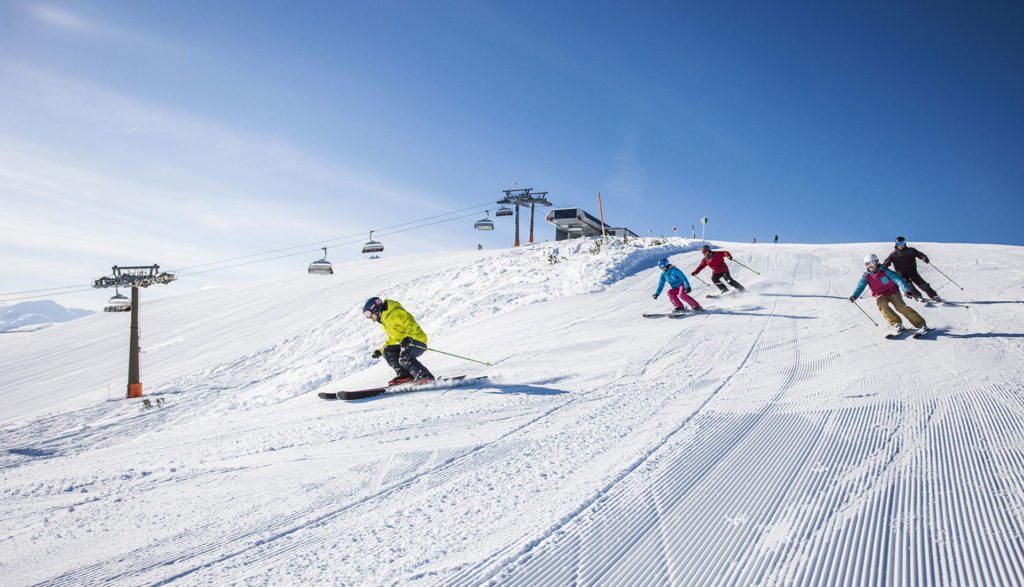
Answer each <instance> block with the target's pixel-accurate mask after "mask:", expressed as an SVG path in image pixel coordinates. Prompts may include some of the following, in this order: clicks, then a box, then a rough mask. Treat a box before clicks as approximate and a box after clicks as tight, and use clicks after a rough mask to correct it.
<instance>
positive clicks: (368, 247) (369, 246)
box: [363, 230, 384, 254]
mask: <svg viewBox="0 0 1024 587" xmlns="http://www.w3.org/2000/svg"><path fill="white" fill-rule="evenodd" d="M383 251H384V245H383V244H382V243H379V242H377V241H375V240H373V231H372V230H371V231H370V240H369V241H367V243H366V244H365V245H363V253H364V254H366V253H381V252H383Z"/></svg>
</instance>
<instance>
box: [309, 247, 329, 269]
mask: <svg viewBox="0 0 1024 587" xmlns="http://www.w3.org/2000/svg"><path fill="white" fill-rule="evenodd" d="M320 248H321V249H323V251H324V258H323V259H320V260H318V261H313V262H312V263H310V264H309V273H310V274H311V275H334V268H333V267H332V266H331V262H330V261H328V260H327V247H320Z"/></svg>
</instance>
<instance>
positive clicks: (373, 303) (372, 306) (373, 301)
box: [363, 298, 384, 320]
mask: <svg viewBox="0 0 1024 587" xmlns="http://www.w3.org/2000/svg"><path fill="white" fill-rule="evenodd" d="M383 311H384V300H382V299H380V298H370V299H368V300H366V303H365V304H363V316H366V317H367V318H369V319H370V320H379V319H380V313H381V312H383ZM374 316H376V318H375V317H374Z"/></svg>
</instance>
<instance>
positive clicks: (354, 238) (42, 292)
mask: <svg viewBox="0 0 1024 587" xmlns="http://www.w3.org/2000/svg"><path fill="white" fill-rule="evenodd" d="M490 206H492V204H491V203H490V202H488V203H486V204H478V205H476V206H470V207H468V208H461V209H459V210H453V211H451V212H446V213H444V214H435V215H433V216H427V217H424V218H420V219H418V220H410V221H408V222H402V223H399V224H393V225H391V226H386V227H384V228H383V229H381V230H375V231H374V232H376V233H379V234H382V235H384V236H388V235H393V234H400V233H403V232H408V231H410V230H417V229H420V228H426V227H427V226H433V225H435V224H442V223H445V222H453V221H455V220H462V219H464V218H468V217H470V216H475V215H476V214H477V212H475V210H479V209H481V208H489V207H490ZM467 210H474V212H471V213H470V214H465V215H462V216H456V217H453V218H445V219H443V220H438V221H436V222H430V223H427V224H419V223H421V222H424V221H426V220H433V219H435V218H443V217H445V216H450V215H452V214H458V213H459V212H465V211H467ZM410 224H415V226H410V227H408V228H403V229H402V230H391V229H395V228H400V227H403V226H409V225H410ZM385 231H390V232H385ZM363 234H365V233H363V232H360V233H358V234H352V235H349V236H342V237H335V238H332V239H327V240H322V241H316V242H312V243H306V244H301V245H294V246H291V247H285V248H283V249H275V250H272V251H265V252H262V253H253V254H251V255H243V256H240V257H232V258H228V259H222V260H220V261H210V262H208V263H201V264H198V265H191V266H188V267H182V268H179V269H172V270H170V271H168V273H179V272H183V273H181V274H179V277H180V276H181V275H186V276H190V275H201V274H203V273H210V272H213V271H221V270H223V269H232V268H234V267H243V266H245V265H253V264H255V263H262V262H264V261H274V260H277V259H284V258H287V257H295V256H298V255H306V254H309V252H310V250H311V249H308V248H305V247H311V246H313V245H321V244H328V243H335V244H334V245H332V246H342V245H351V244H357V243H360V242H363V241H362V239H363V238H365V237H364V236H363ZM345 239H349V240H347V241H346V242H340V243H339V242H335V241H341V240H345ZM298 248H303V249H302V250H300V251H297V252H293V253H288V254H285V255H277V256H275V257H267V258H261V259H254V260H252V261H246V262H245V263H236V264H233V265H224V266H218V267H214V268H211V269H206V270H203V271H194V272H189V270H191V269H198V268H200V267H210V266H211V265H220V264H222V263H229V262H231V261H240V260H243V259H252V258H253V257H263V256H264V255H272V254H275V253H281V252H284V251H291V250H293V249H298ZM321 248H323V247H320V246H318V247H316V249H321ZM63 290H72V291H63ZM87 291H93V287H92V285H65V286H60V287H50V288H41V289H29V290H21V291H12V292H3V293H0V304H6V303H9V302H18V301H22V300H31V299H36V298H48V297H55V296H61V295H69V294H76V293H82V292H87ZM21 294H35V295H27V296H22V295H21ZM4 296H19V297H15V298H5V297H4Z"/></svg>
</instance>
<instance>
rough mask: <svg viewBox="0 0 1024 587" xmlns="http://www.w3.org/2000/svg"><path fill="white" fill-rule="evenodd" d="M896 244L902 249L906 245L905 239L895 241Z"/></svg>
mask: <svg viewBox="0 0 1024 587" xmlns="http://www.w3.org/2000/svg"><path fill="white" fill-rule="evenodd" d="M896 246H897V247H899V248H901V249H902V248H903V247H905V246H907V241H896Z"/></svg>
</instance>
